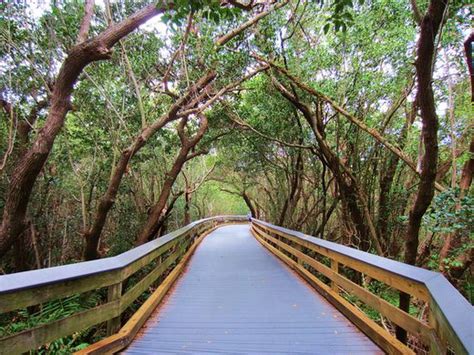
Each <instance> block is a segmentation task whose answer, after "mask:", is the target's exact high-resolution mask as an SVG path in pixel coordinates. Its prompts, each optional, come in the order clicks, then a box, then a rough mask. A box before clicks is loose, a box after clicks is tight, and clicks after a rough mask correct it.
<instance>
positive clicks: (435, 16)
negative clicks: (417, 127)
mask: <svg viewBox="0 0 474 355" xmlns="http://www.w3.org/2000/svg"><path fill="white" fill-rule="evenodd" d="M447 3H448V1H445V0H431V2H430V5H429V7H428V11H427V13H426V14H425V16H424V17H423V19H422V21H421V28H420V37H419V39H418V44H417V56H418V57H417V59H416V62H415V66H416V77H417V82H418V91H417V94H416V100H417V103H418V107H419V108H420V115H421V121H422V129H421V135H422V142H423V144H424V148H425V149H424V154H423V157H422V159H421V172H420V185H419V188H418V193H417V195H416V199H415V203H414V205H413V207H412V209H411V211H410V214H409V220H408V229H407V233H406V239H405V258H404V261H405V262H406V263H407V264H411V265H414V264H415V262H416V255H417V251H418V242H419V240H418V234H419V231H420V226H421V219H422V217H423V215H424V214H425V212H426V210H427V209H428V207H429V205H430V203H431V200H432V199H433V195H434V190H435V182H436V171H437V163H438V136H437V134H438V117H437V116H436V106H435V102H434V95H433V87H432V84H431V82H432V80H433V75H432V72H433V63H434V59H435V49H436V48H435V43H436V42H435V41H436V37H437V35H438V32H439V29H440V27H441V22H442V21H443V16H444V13H445V10H446V6H447ZM409 306H410V296H409V295H408V294H406V293H403V292H402V293H400V308H401V309H402V310H404V311H406V312H408V310H409ZM396 335H397V339H398V340H400V341H402V342H404V343H406V341H407V333H406V331H405V330H403V329H402V328H400V327H397V331H396Z"/></svg>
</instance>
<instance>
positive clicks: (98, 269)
mask: <svg viewBox="0 0 474 355" xmlns="http://www.w3.org/2000/svg"><path fill="white" fill-rule="evenodd" d="M226 217H227V218H229V217H232V218H236V217H241V218H245V216H239V215H235V216H226V215H222V216H214V217H208V218H203V219H200V220H197V221H195V222H192V223H190V224H188V225H186V226H184V227H182V228H180V229H177V230H175V231H173V232H170V233H168V234H165V235H164V236H162V237H160V238H157V239H155V240H152V241H150V242H148V243H145V244H143V245H140V246H138V247H136V248H133V249H130V250H128V251H126V252H124V253H121V254H118V255H116V256H111V257H107V258H103V259H99V260H91V261H82V262H78V263H74V264H68V265H61V266H53V267H50V268H43V269H37V270H30V271H23V272H18V273H13V274H7V275H1V276H0V295H2V294H6V293H12V292H17V291H22V290H26V289H31V288H37V287H43V286H47V285H52V284H56V283H61V282H65V281H70V280H74V279H78V278H82V277H88V276H92V275H97V274H102V273H107V272H111V271H115V270H118V269H122V268H125V267H126V266H128V265H130V264H131V263H133V262H135V261H137V260H139V259H141V258H143V257H145V256H146V255H148V254H150V253H151V252H153V251H154V250H156V249H158V248H160V247H162V246H164V245H166V244H167V243H169V242H171V241H173V240H174V239H176V238H179V237H181V236H182V235H183V234H185V233H187V232H189V231H190V230H192V229H193V228H194V227H196V226H198V225H200V224H203V223H205V222H208V221H210V220H214V219H215V220H219V219H222V218H226Z"/></svg>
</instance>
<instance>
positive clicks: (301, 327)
mask: <svg viewBox="0 0 474 355" xmlns="http://www.w3.org/2000/svg"><path fill="white" fill-rule="evenodd" d="M124 353H126V354H159V353H166V354H170V353H173V354H176V353H193V354H196V353H226V354H229V353H232V354H239V353H245V354H248V353H259V354H288V353H291V354H331V355H334V354H362V353H363V354H380V353H382V351H381V350H380V349H379V348H378V347H377V346H376V345H375V344H374V343H373V342H372V341H371V340H370V339H369V338H367V337H366V336H365V335H364V334H363V333H361V332H360V331H359V330H358V329H357V328H356V327H355V326H354V325H352V324H351V323H350V322H349V321H348V320H347V319H346V318H345V317H344V316H343V315H342V314H341V313H339V312H338V311H337V310H336V309H335V308H334V307H333V306H332V305H331V304H329V303H328V302H327V301H326V300H325V299H324V298H323V297H322V296H320V295H319V294H318V293H317V292H315V291H314V290H313V289H312V288H311V287H310V286H309V285H307V284H306V283H305V281H303V280H302V279H300V278H299V277H298V276H297V275H296V274H295V273H293V272H292V271H291V270H290V269H289V268H288V267H286V265H285V264H283V263H282V262H280V261H279V260H278V259H277V258H276V257H275V256H273V255H272V254H271V253H270V252H269V251H267V250H266V249H265V248H263V247H262V246H261V245H260V244H259V243H258V242H257V241H256V240H255V239H254V237H253V236H252V235H251V234H250V231H249V226H248V225H233V226H225V227H221V228H219V229H217V230H216V231H214V232H213V233H211V234H210V235H209V236H208V237H206V238H205V239H204V240H203V242H202V243H201V245H200V246H199V247H198V248H197V250H196V252H195V254H194V255H193V257H192V258H191V260H190V262H189V265H188V267H187V270H186V271H185V273H184V274H183V275H182V276H181V278H180V279H179V280H178V282H177V284H176V285H175V286H174V288H173V289H172V290H171V291H170V294H169V296H168V298H167V299H166V300H165V301H164V302H163V304H162V305H161V306H160V307H159V308H158V309H157V310H156V311H155V312H154V314H153V315H152V316H151V317H150V319H149V321H148V322H147V323H146V324H145V326H144V327H143V328H142V330H141V331H140V333H139V334H138V335H137V337H136V338H135V340H134V341H133V343H132V344H131V345H130V346H129V347H128V348H127V349H126V350H125V351H124Z"/></svg>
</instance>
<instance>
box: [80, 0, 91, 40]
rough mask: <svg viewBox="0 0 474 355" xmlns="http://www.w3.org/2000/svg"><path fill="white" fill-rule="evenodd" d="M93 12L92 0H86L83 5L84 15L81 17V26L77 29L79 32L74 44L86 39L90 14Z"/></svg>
mask: <svg viewBox="0 0 474 355" xmlns="http://www.w3.org/2000/svg"><path fill="white" fill-rule="evenodd" d="M93 14H94V0H86V3H85V5H84V17H83V18H82V22H81V28H80V29H79V34H78V35H77V41H76V44H79V43H81V42H84V41H85V40H86V39H87V35H88V34H89V29H90V27H91V20H92V15H93Z"/></svg>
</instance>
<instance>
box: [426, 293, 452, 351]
mask: <svg viewBox="0 0 474 355" xmlns="http://www.w3.org/2000/svg"><path fill="white" fill-rule="evenodd" d="M432 302H433V301H432V300H430V302H428V324H429V326H430V327H431V328H432V329H433V331H432V332H431V342H430V344H429V347H430V352H429V354H430V355H432V354H433V355H434V354H447V353H448V346H447V341H446V339H440V338H439V337H438V334H439V335H441V336H442V335H443V332H440V331H439V330H440V329H439V325H438V324H437V321H436V318H435V315H434V314H433V311H435V309H433V308H434V307H432Z"/></svg>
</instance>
